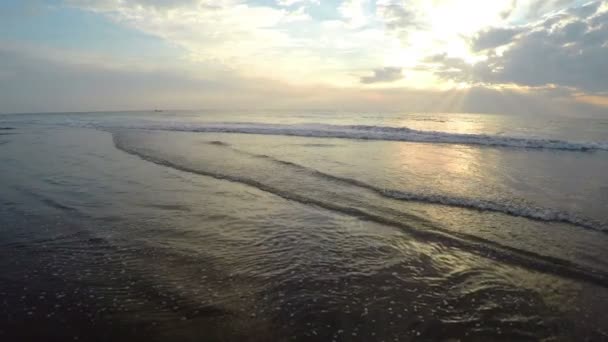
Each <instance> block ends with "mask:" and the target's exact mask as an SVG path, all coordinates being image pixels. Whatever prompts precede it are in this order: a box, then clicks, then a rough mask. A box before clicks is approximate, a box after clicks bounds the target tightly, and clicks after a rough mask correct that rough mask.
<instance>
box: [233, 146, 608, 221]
mask: <svg viewBox="0 0 608 342" xmlns="http://www.w3.org/2000/svg"><path fill="white" fill-rule="evenodd" d="M233 150H236V151H238V152H241V153H245V154H248V155H251V156H257V157H263V158H267V159H271V160H273V161H275V162H277V163H281V164H284V165H290V166H293V167H297V168H298V169H300V170H303V171H307V172H310V173H313V174H315V175H317V176H321V177H325V178H329V179H330V180H334V181H338V182H344V183H347V184H350V185H355V186H358V187H361V188H365V189H368V190H371V191H373V192H375V193H377V194H379V195H381V196H384V197H387V198H391V199H396V200H402V201H412V202H423V203H430V204H440V205H446V206H450V207H459V208H466V209H473V210H479V211H491V212H498V213H502V214H506V215H510V216H517V217H523V218H527V219H531V220H536V221H544V222H559V223H568V224H571V225H575V226H578V227H581V228H586V229H591V230H597V231H599V232H602V233H608V227H606V224H604V223H601V222H598V221H596V220H592V219H588V218H585V217H581V216H579V215H577V214H575V213H570V212H564V211H560V210H556V209H550V208H541V207H536V206H533V205H531V204H524V205H520V204H515V203H508V202H495V201H491V200H484V199H476V198H466V197H459V196H451V195H441V194H426V193H416V192H408V191H402V190H393V189H385V188H381V187H378V186H375V185H371V184H369V183H366V182H363V181H360V180H356V179H352V178H347V177H341V176H335V175H332V174H328V173H325V172H322V171H319V170H316V169H313V168H309V167H307V166H303V165H300V164H296V163H292V162H288V161H284V160H280V159H276V158H274V157H270V156H267V155H256V154H252V153H249V152H245V151H242V150H238V149H235V148H233Z"/></svg>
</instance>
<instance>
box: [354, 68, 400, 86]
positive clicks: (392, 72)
mask: <svg viewBox="0 0 608 342" xmlns="http://www.w3.org/2000/svg"><path fill="white" fill-rule="evenodd" d="M372 71H373V73H374V74H373V75H372V76H364V77H361V83H363V84H372V83H385V82H395V81H398V80H400V79H402V78H403V73H402V69H401V68H395V67H384V68H380V69H374V70H372Z"/></svg>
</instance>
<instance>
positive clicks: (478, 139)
mask: <svg viewBox="0 0 608 342" xmlns="http://www.w3.org/2000/svg"><path fill="white" fill-rule="evenodd" d="M107 128H109V127H107ZM113 128H115V127H113ZM123 128H139V129H150V130H167V131H185V132H202V133H241V134H262V135H284V136H298V137H314V138H339V139H358V140H385V141H410V142H423V143H442V144H462V145H481V146H495V147H513V148H531V149H552V150H566V151H583V152H584V151H597V150H602V151H608V142H573V141H565V140H553V139H540V138H532V137H509V136H501V135H488V134H461V133H448V132H436V131H421V130H414V129H410V128H407V127H388V126H364V125H326V124H294V125H287V124H264V123H203V124H191V123H190V124H178V123H162V124H160V123H159V124H155V123H148V124H143V125H132V126H129V127H123Z"/></svg>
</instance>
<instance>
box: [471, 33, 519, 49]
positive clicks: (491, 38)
mask: <svg viewBox="0 0 608 342" xmlns="http://www.w3.org/2000/svg"><path fill="white" fill-rule="evenodd" d="M521 32H522V29H521V28H494V29H486V30H484V31H481V32H479V33H477V35H475V37H474V38H473V41H472V44H471V45H472V48H473V50H474V51H481V50H486V49H494V48H497V47H499V46H502V45H505V44H508V43H510V42H511V41H512V40H513V38H514V37H515V36H516V35H518V34H519V33H521Z"/></svg>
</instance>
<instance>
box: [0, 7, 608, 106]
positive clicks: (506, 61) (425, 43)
mask: <svg viewBox="0 0 608 342" xmlns="http://www.w3.org/2000/svg"><path fill="white" fill-rule="evenodd" d="M153 108H163V109H206V108H210V109H266V108H268V109H270V108H276V109H291V110H296V109H297V110H304V109H322V110H361V111H385V110H390V111H403V112H407V111H412V112H419V111H431V112H433V111H437V112H489V113H506V114H525V115H535V114H538V115H541V114H559V115H574V116H577V115H578V116H606V117H608V1H594V2H588V1H572V0H542V1H541V0H493V1H488V0H425V1H423V0H250V1H245V0H213V1H212V0H173V1H170V0H147V1H146V0H49V1H41V0H1V1H0V112H4V113H12V112H48V111H96V110H145V109H153Z"/></svg>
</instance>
